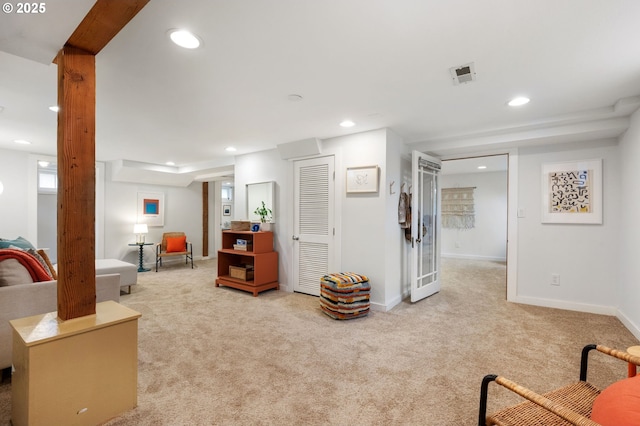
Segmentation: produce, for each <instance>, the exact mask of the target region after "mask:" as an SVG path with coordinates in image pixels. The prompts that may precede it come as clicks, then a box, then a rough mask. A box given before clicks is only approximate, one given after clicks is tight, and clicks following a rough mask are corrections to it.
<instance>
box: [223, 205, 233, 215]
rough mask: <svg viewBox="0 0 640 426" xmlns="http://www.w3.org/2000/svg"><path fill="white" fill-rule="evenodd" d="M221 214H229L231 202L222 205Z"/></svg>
mask: <svg viewBox="0 0 640 426" xmlns="http://www.w3.org/2000/svg"><path fill="white" fill-rule="evenodd" d="M222 216H231V204H223V205H222Z"/></svg>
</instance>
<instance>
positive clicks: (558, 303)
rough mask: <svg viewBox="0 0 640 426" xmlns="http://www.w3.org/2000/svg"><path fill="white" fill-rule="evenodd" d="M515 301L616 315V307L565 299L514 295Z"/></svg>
mask: <svg viewBox="0 0 640 426" xmlns="http://www.w3.org/2000/svg"><path fill="white" fill-rule="evenodd" d="M512 301H513V302H515V303H523V304H525V305H534V306H542V307H545V308H555V309H565V310H567V311H578V312H588V313H591V314H600V315H611V316H616V314H617V309H616V308H615V307H613V306H603V305H591V304H587V303H576V302H567V301H565V300H554V299H542V298H539V297H526V296H516V297H515V298H514V299H513V300H512Z"/></svg>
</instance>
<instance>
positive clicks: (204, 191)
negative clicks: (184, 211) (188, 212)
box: [202, 182, 209, 257]
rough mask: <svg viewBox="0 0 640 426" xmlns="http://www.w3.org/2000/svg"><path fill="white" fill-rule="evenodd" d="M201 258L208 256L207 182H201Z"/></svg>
mask: <svg viewBox="0 0 640 426" xmlns="http://www.w3.org/2000/svg"><path fill="white" fill-rule="evenodd" d="M202 256H203V257H207V256H209V182H202Z"/></svg>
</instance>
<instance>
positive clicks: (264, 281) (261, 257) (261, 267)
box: [216, 231, 280, 297]
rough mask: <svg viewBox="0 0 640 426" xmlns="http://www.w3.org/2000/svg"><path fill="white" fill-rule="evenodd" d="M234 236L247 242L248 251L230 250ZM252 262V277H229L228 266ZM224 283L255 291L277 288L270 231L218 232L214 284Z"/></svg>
mask: <svg viewBox="0 0 640 426" xmlns="http://www.w3.org/2000/svg"><path fill="white" fill-rule="evenodd" d="M237 239H243V240H247V241H248V243H247V244H248V245H250V246H251V250H249V251H242V250H234V249H233V245H234V244H235V243H236V240H237ZM238 265H253V279H252V280H247V281H245V280H241V279H238V278H234V277H231V276H229V266H238ZM221 285H222V286H227V287H232V288H236V289H238V290H244V291H248V292H250V293H253V296H254V297H257V296H258V293H260V292H262V291H265V290H271V289H276V290H277V289H278V288H280V284H279V283H278V253H277V252H275V251H273V232H264V231H260V232H251V231H222V249H220V250H218V278H217V279H216V287H219V286H221Z"/></svg>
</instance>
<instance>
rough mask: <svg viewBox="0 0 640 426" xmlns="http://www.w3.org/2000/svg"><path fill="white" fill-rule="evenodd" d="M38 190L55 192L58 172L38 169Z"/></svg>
mask: <svg viewBox="0 0 640 426" xmlns="http://www.w3.org/2000/svg"><path fill="white" fill-rule="evenodd" d="M38 191H39V192H42V193H48V194H50V193H55V192H57V191H58V174H57V173H56V172H55V171H49V170H47V171H45V170H40V171H38Z"/></svg>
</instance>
